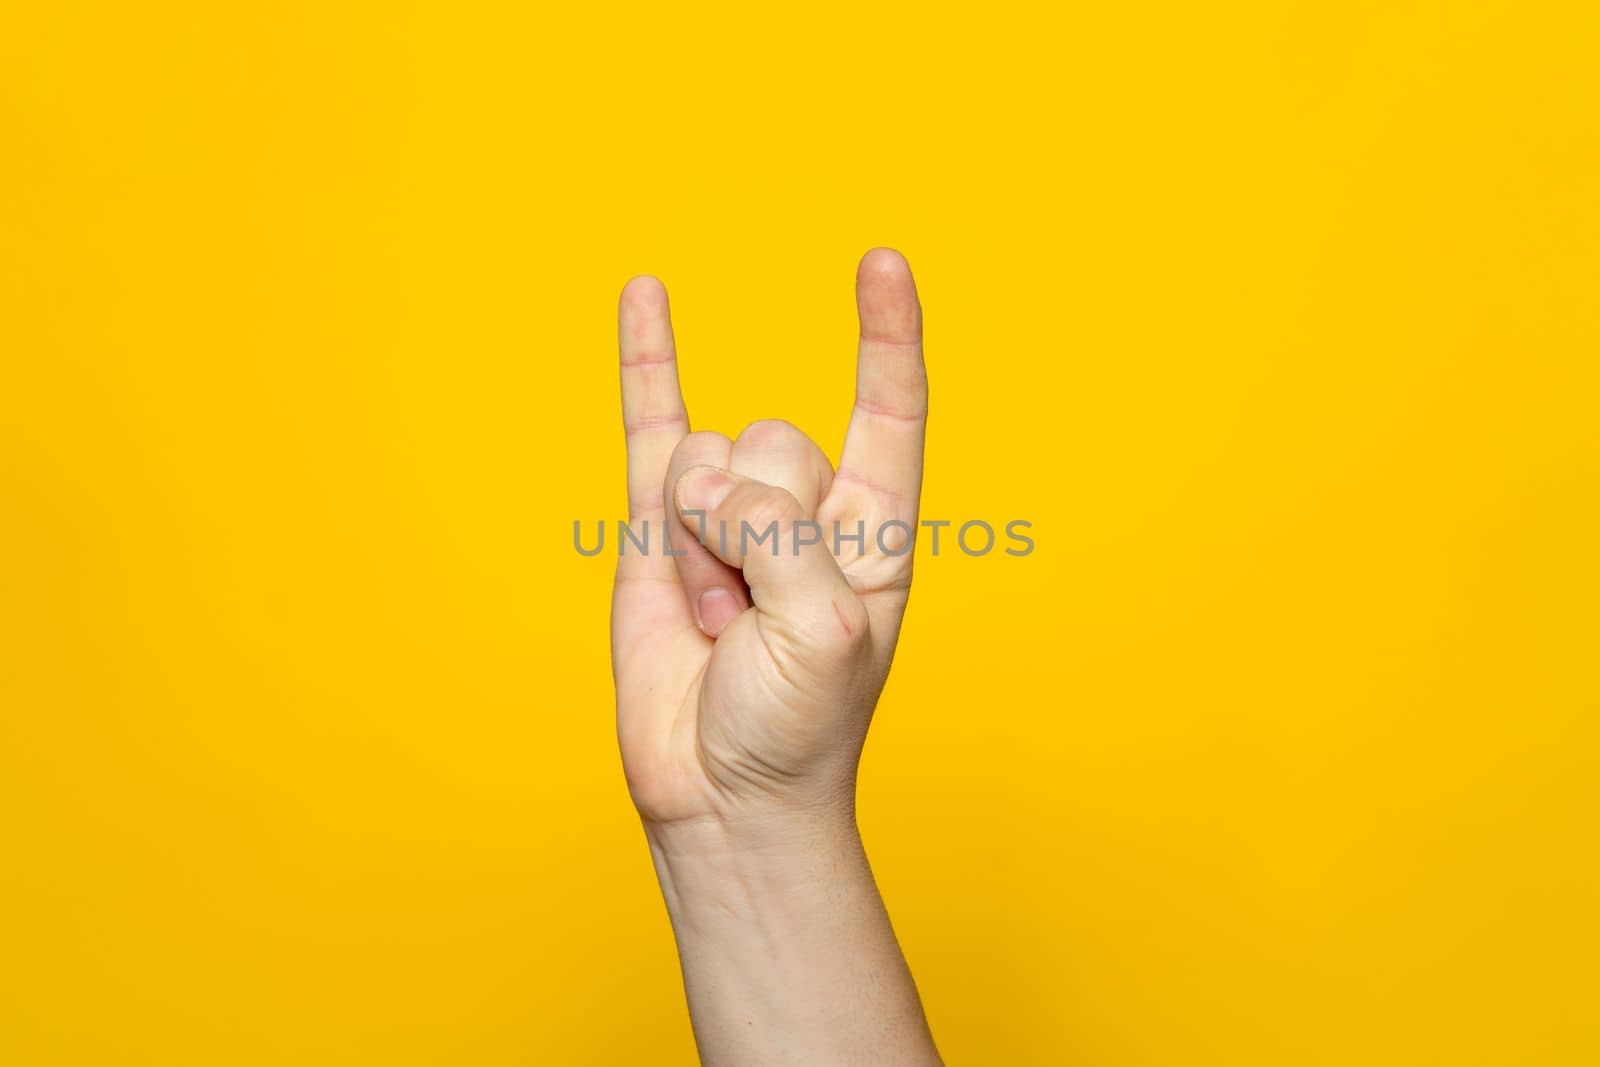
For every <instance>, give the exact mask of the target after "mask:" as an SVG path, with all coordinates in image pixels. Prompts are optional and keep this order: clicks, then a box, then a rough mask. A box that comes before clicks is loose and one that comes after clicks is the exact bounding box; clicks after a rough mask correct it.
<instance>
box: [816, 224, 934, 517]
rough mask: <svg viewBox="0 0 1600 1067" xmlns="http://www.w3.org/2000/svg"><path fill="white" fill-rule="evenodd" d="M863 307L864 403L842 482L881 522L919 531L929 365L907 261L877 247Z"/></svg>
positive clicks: (866, 273)
mask: <svg viewBox="0 0 1600 1067" xmlns="http://www.w3.org/2000/svg"><path fill="white" fill-rule="evenodd" d="M856 309H857V311H858V312H859V314H860V317H861V347H860V350H859V353H858V355H857V358H856V404H855V409H854V410H853V411H852V412H851V414H850V428H849V430H848V431H846V433H845V439H844V452H843V454H842V455H841V456H840V463H839V470H838V472H837V473H836V474H835V475H834V484H835V486H836V487H838V486H840V485H841V483H843V486H845V487H847V488H848V490H849V491H850V492H852V493H853V494H855V495H857V496H858V497H864V498H866V501H867V502H868V503H870V505H871V507H872V510H873V511H874V512H875V513H876V514H877V515H878V517H879V518H880V519H890V518H894V519H900V520H902V521H904V522H907V523H911V524H913V525H915V523H916V520H917V500H918V497H919V496H920V495H921V492H922V444H923V438H924V436H925V430H926V425H927V418H928V372H927V368H926V367H925V366H924V365H923V361H922V305H921V304H920V303H919V302H918V300H917V286H916V282H915V281H913V280H912V278H911V266H910V265H909V264H908V263H907V262H906V260H905V257H904V256H902V255H901V254H900V253H899V252H896V251H895V250H894V249H892V248H874V249H873V250H872V251H870V252H868V253H867V254H866V255H865V256H863V257H861V266H860V267H859V268H857V270H856Z"/></svg>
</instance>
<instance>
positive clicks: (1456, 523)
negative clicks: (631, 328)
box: [0, 0, 1600, 1067]
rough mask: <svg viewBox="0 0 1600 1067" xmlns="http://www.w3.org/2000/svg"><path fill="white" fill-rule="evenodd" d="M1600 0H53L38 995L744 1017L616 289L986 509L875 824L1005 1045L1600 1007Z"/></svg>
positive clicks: (287, 1051)
mask: <svg viewBox="0 0 1600 1067" xmlns="http://www.w3.org/2000/svg"><path fill="white" fill-rule="evenodd" d="M1597 55H1600V15H1597V13H1596V9H1595V7H1594V5H1593V4H1591V3H1588V2H1572V3H1548V2H1520V3H1512V2H1510V0H1484V2H1478V3H1470V2H1464V0H1463V2H1454V3H1452V2H1439V0H1434V2H1408V0H1385V2H1373V0H1366V2H1352V0H1339V2H1334V0H1323V2H1315V3H1295V4H1283V3H1269V2H1266V0H1255V2H1245V0H1223V2H1220V3H1209V4H1198V3H1172V2H1165V3H1162V2H1157V3H1149V4H1142V5H1121V6H1119V5H1107V4H1092V5H1091V4H1078V5H1068V6H1065V7H1057V8H1053V9H1052V10H1048V11H1047V10H1044V9H1043V8H1040V9H1029V8H1021V7H1008V6H1005V5H999V6H995V5H990V6H984V7H982V8H975V9H963V8H952V9H946V10H938V9H934V8H930V7H928V6H926V5H910V4H867V5H861V4H851V5H842V6H837V7H825V8H818V7H814V6H803V5H802V6H798V7H796V6H791V7H780V8H772V7H751V6H737V7H734V6H730V7H726V8H723V9H720V10H709V9H700V8H695V9H691V8H690V6H689V5H682V6H679V5H670V4H659V3H658V4H651V5H631V4H628V5H622V6H612V5H605V6H601V7H594V8H587V7H583V6H581V5H567V6H560V7H550V8H547V7H543V6H541V5H536V4H509V3H508V4H479V3H454V4H444V3H417V4H377V3H373V4H325V3H319V4H310V3H274V4H200V3H193V4H173V3H156V4H131V3H129V4H104V5H94V4H78V3H33V4H28V3H21V2H18V3H11V4H6V5H5V6H4V7H3V9H0V132H3V140H0V152H3V153H4V166H3V168H0V1063H4V1064H7V1065H12V1064H15V1065H18V1067H33V1065H41V1067H43V1065H57V1064H118V1065H121V1064H145V1063H148V1064H162V1065H164V1067H177V1065H184V1064H208V1065H216V1064H230V1065H232V1064H239V1065H249V1064H289V1063H293V1064H315V1065H321V1064H330V1065H331V1064H386V1065H404V1064H474V1065H479V1064H481V1065H489V1064H669V1065H670V1064H687V1063H690V1062H692V1060H693V1047H692V1042H691V1038H690V1034H689V1030H688V1026H687V1023H686V1020H685V1016H684V1007H683V1002H682V994H681V990H680V988H679V985H678V976H677V967H676V961H675V958H674V955H673V949H672V943H671V938H670V934H669V931H668V927H667V923H666V917H665V912H664V910H663V908H662V906H661V903H660V900H659V898H658V894H657V891H656V888H655V885H654V879H653V876H652V873H651V870H650V864H649V860H648V856H647V853H646V849H645V847H644V842H643V840H642V837H641V834H640V832H639V829H638V826H637V822H636V820H635V817H634V815H633V813H632V810H631V808H630V806H629V803H628V800H627V797H626V794H625V790H624V786H623V781H622V775H621V771H620V767H619V763H618V759H617V756H616V752H615V744H614V738H613V705H612V692H611V683H610V673H609V666H608V661H607V647H606V646H607V640H606V618H607V612H608V598H609V586H610V577H611V568H612V565H613V562H614V561H613V560H611V559H607V558H601V559H594V560H589V559H583V558H580V557H579V556H578V555H577V554H576V553H575V552H574V551H573V548H572V522H573V520H574V519H576V518H582V519H585V520H586V521H589V522H592V521H594V520H596V519H600V518H606V517H610V518H613V519H614V518H615V517H617V515H618V513H619V512H620V511H621V510H622V509H623V506H624V505H623V499H624V494H623V468H622V462H623V455H622V435H621V431H620V427H619V414H618V401H617V395H616V388H617V387H616V368H615V359H616V355H615V350H614V340H615V332H614V331H615V326H614V314H615V300H616V294H617V290H618V289H619V287H620V286H621V284H622V283H623V281H624V280H625V279H626V278H627V277H628V276H629V275H631V274H635V273H640V272H645V271H649V272H652V273H657V274H659V275H660V276H661V277H662V278H663V279H664V280H665V281H666V283H667V285H668V286H669V288H670V290H671V293H672V299H673V305H674V310H675V314H676V322H677V330H678V340H679V345H680V351H681V354H682V361H683V362H682V368H683V378H684V389H685V393H686V395H687V398H688V401H689V407H690V412H691V415H692V417H693V418H694V420H695V424H696V425H697V426H698V427H701V428H712V429H719V430H722V431H725V432H729V433H736V432H737V431H738V430H739V429H740V428H741V427H742V426H743V425H744V424H745V423H746V422H748V421H750V420H753V419H756V418H760V417H765V416H782V417H786V418H789V419H791V420H792V421H794V422H795V423H797V424H798V425H800V426H801V427H802V428H804V429H806V430H807V431H808V432H810V433H812V434H813V435H814V436H815V437H816V438H817V439H818V440H819V441H820V442H821V443H822V444H823V445H824V447H825V448H826V449H828V450H830V452H831V453H832V454H833V455H834V456H835V458H836V457H837V449H838V446H839V443H840V441H841V440H842V435H843V429H844V424H845V420H846V416H847V414H848V407H849V402H850V391H851V388H852V382H853V359H854V331H855V323H854V309H853V305H852V300H851V277H852V271H853V269H854V265H855V262H856V259H857V257H858V256H859V255H860V253H861V252H862V251H863V250H865V249H866V248H868V247H870V246H872V245H875V244H889V245H894V246H896V247H899V248H900V249H902V250H904V251H905V253H906V254H907V256H908V257H909V258H910V260H911V263H912V265H913V267H914V269H915V270H916V273H917V277H918V280H919V282H920V285H921V288H922V296H923V302H924V305H925V308H926V317H927V330H928V350H929V364H930V370H931V376H932V387H933V418H932V423H931V427H930V440H929V454H928V481H927V488H926V494H925V502H924V515H925V517H930V518H948V519H952V520H956V521H962V520H965V519H971V518H981V519H985V520H988V521H991V522H996V523H999V522H1003V521H1006V520H1009V519H1014V518H1015V519H1025V520H1028V521H1031V522H1032V523H1033V524H1034V528H1033V534H1034V536H1035V539H1036V541H1037V550H1036V551H1035V552H1034V554H1033V555H1032V556H1030V557H1028V558H1025V559H1016V558H1011V557H1008V556H1004V555H1001V554H999V553H994V554H992V555H990V556H988V557H985V558H982V559H969V558H966V557H963V556H961V555H959V554H958V553H949V552H948V551H946V552H944V553H942V554H941V557H940V558H939V559H937V560H934V559H932V558H931V557H930V556H929V555H927V553H926V549H927V541H926V540H924V541H923V549H924V555H923V557H922V559H921V562H920V563H919V566H918V584H917V589H916V594H915V596H914V597H913V598H912V607H911V614H910V617H909V621H908V626H907V629H906V632H905V634H904V638H903V640H902V643H901V651H900V654H899V658H898V662H897V663H896V665H895V670H894V674H893V676H892V678H891V680H890V683H889V688H888V691H887V693H886V695H885V697H884V700H883V703H882V705H881V707H880V709H879V715H878V720H877V723H876V725H875V727H874V732H873V737H872V740H871V742H870V744H869V745H868V749H867V756H866V762H865V764H864V767H863V774H862V799H861V806H862V822H863V827H864V832H865V834H866V837H867V844H868V848H869V851H870V853H871V855H872V857H873V860H874V862H875V866H876V871H877V874H878V877H879V880H880V882H881V885H882V887H883V890H884V893H885V897H886V899H887V901H888V905H889V909H890V911H891V913H892V915H893V917H894V920H895V923H896V928H897V930H898V932H899V935H900V937H901V940H902V941H903V943H904V945H905V948H906V952H907V954H908V957H909V959H910V961H911V964H912V966H913V968H914V970H915V972H916V975H917V977H918V979H919V982H920V985H921V988H922V992H923V995H924V998H925V1000H926V1003H927V1007H928V1011H929V1015H930V1017H931V1019H932V1022H933V1026H934V1030H935V1033H936V1034H937V1036H938V1038H939V1040H940V1043H941V1045H942V1047H943V1050H944V1052H945V1054H946V1056H947V1057H948V1058H949V1060H950V1061H951V1062H952V1063H962V1064H985V1065H989V1064H1090V1065H1095V1067H1116V1065H1169V1064H1217V1065H1228V1067H1241V1065H1247V1064H1262V1065H1267V1064H1271V1065H1282V1064H1296V1065H1299V1064H1337V1065H1354V1064H1360V1065H1380V1064H1381V1065H1388V1064H1394V1065H1421V1064H1439V1065H1450V1067H1465V1065H1473V1064H1485V1065H1490V1064H1492V1065H1513V1064H1515V1065H1529V1064H1536V1065H1544V1064H1549V1065H1556V1064H1561V1065H1566V1064H1572V1065H1578V1064H1593V1063H1596V1062H1600V1007H1597V1005H1600V982H1597V979H1596V970H1595V959H1596V956H1597V953H1600V922H1597V918H1596V911H1597V900H1600V885H1597V860H1596V831H1595V826H1596V816H1597V815H1600V787H1597V771H1600V766H1597V763H1600V759H1597V752H1600V737H1597V727H1596V722H1597V719H1600V681H1597V672H1600V656H1597V645H1600V641H1597V637H1600V627H1597V623H1596V602H1597V595H1600V573H1597V564H1596V546H1597V544H1600V477H1597V476H1600V434H1597V432H1596V425H1595V423H1596V419H1595V412H1596V405H1597V402H1600V371H1597V356H1600V315H1597V308H1600V301H1597V299H1596V290H1597V278H1600V270H1597V268H1600V255H1597V252H1600V210H1597V201H1600V198H1597V195H1596V193H1597V188H1600V138H1597V137H1596V129H1597V121H1596V120H1597V115H1600V70H1597V62H1596V57H1597Z"/></svg>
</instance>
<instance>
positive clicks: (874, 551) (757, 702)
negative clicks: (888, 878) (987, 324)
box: [611, 248, 941, 1065]
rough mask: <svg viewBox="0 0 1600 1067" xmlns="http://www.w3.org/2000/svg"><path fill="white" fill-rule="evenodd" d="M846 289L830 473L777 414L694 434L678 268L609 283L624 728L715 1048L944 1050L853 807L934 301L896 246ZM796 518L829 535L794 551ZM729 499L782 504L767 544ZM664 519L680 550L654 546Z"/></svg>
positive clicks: (654, 851)
mask: <svg viewBox="0 0 1600 1067" xmlns="http://www.w3.org/2000/svg"><path fill="white" fill-rule="evenodd" d="M856 304H857V308H858V311H859V314H860V320H861V341H860V349H859V354H858V362H857V372H856V402H855V408H854V410H853V412H852V414H851V417H850V425H849V429H848V431H847V434H846V437H845V444H844V451H843V453H842V455H841V459H840V465H839V469H838V470H837V471H835V470H834V469H833V468H832V465H831V464H830V463H829V462H828V459H827V457H826V456H825V455H824V453H823V451H822V450H821V449H820V448H818V447H817V446H816V444H814V443H813V442H812V441H811V440H810V439H809V438H808V437H806V436H805V435H804V434H803V433H801V432H800V431H799V430H798V429H796V428H795V427H793V426H791V425H790V424H788V423H786V422H781V421H775V420H764V421H761V422H755V423H751V424H750V425H749V426H748V427H746V428H745V430H744V431H743V432H742V433H740V434H739V436H738V438H737V439H734V440H730V439H728V438H727V437H725V436H723V435H721V434H717V433H709V432H699V433H690V432H689V420H688V414H687V412H686V410H685V408H684V403H683V397H682V394H681V392H680V390H679V387H678V372H677V355H676V350H675V346H674V342H673V336H672V324H671V319H670V315H669V311H668V306H667V294H666V290H665V289H664V288H663V286H662V284H661V283H660V282H659V281H658V280H656V279H655V278H652V277H639V278H634V279H633V280H632V281H630V282H629V283H628V284H627V285H626V286H625V287H624V288H623V291H622V297H621V300H620V304H619V311H618V338H619V347H620V350H621V377H622V413H623V424H624V429H625V431H626V434H627V443H628V502H629V503H628V510H629V522H630V524H631V526H632V527H633V529H634V530H635V532H636V534H637V533H642V532H643V530H644V528H645V524H646V523H648V527H649V530H650V537H651V538H652V541H651V551H650V552H648V553H640V552H637V551H633V550H632V547H631V546H630V548H629V551H626V552H623V553H621V555H620V556H619V559H618V566H617V576H616V585H615V589H614V592H613V597H612V614H611V655H612V667H613V673H614V675H615V680H616V689H617V736H618V741H619V744H620V746H621V750H622V762H623V769H624V772H625V774H626V776H627V781H628V789H629V791H630V793H631V794H632V796H633V801H634V804H635V806H636V807H637V808H638V810H639V815H640V817H641V819H642V820H643V823H644V829H645V836H646V838H647V840H648V842H649V845H650V853H651V858H652V859H653V861H654V863H655V869H656V875H657V877H658V879H659V881H660V883H661V892H662V895H663V897H664V898H665V900H666V905H667V911H668V914H669V916H670V917H671V920H672V929H673V934H674V937H675V938H676V940H677V945H678V955H679V960H680V962H681V964H682V968H683V980H684V988H685V990H686V992H687V994H688V1000H689V1014H690V1019H691V1022H692V1024H693V1027H694V1034H695V1040H696V1042H697V1044H698V1045H699V1049H700V1057H701V1060H702V1062H703V1063H706V1064H710V1065H723V1064H739V1065H757V1064H937V1063H939V1062H941V1061H940V1059H939V1055H938V1052H937V1051H936V1050H935V1048H934V1043H933V1038H932V1036H931V1035H930V1033H929V1030H928V1025H927V1021H926V1019H925V1018H924V1016H923V1012H922V1005H921V1002H920V1000H919V999H918V996H917V990H916V986H915V984H914V983H913V981H912V978H911V972H910V970H909V969H908V968H907V966H906V963H905V959H904V957H903V956H902V954H901V952H900V947H899V945H898V943H897V942H896V941H895V937H894V932H893V930H892V929H891V927H890V925H889V917H888V914H887V912H886V911H885V910H884V906H883V901H882V899H881V897H880V896H879V894H878V890H877V887H876V885H875V884H874V882H873V879H872V872H871V869H870V867H869V866H868V864H867V857H866V853H865V851H864V850H863V848H862V845H861V837H860V833H859V831H858V830H857V827H856V818H855V783H856V768H857V764H858V763H859V761H860V757H861V747H862V744H863V742H864V741H865V739H866V734H867V727H868V724H869V722H870V721H871V719H872V712H873V708H874V706H875V705H876V703H877V700H878V695H879V693H880V692H881V691H882V689H883V684H884V681H885V679H886V678H887V677H888V673H889V664H890V661H891V659H892V658H893V655H894V648H895V642H896V639H897V638H898V636H899V633H900V625H901V619H902V617H903V615H904V613H905V608H906V600H907V597H908V595H909V593H910V589H911V571H912V552H911V551H910V549H912V548H913V547H914V541H915V538H914V537H911V536H908V535H905V531H915V530H916V529H917V525H916V524H917V507H918V498H919V496H920V492H921V485H922V451H923V438H924V428H925V425H926V420H927V398H928V391H927V374H926V371H925V369H924V365H923V359H922V310H921V307H920V305H919V303H918V300H917V292H916V287H915V284H914V282H913V281H912V278H911V270H910V268H909V266H908V265H907V264H906V261H905V259H904V258H903V257H902V256H901V255H900V254H899V253H898V252H895V251H893V250H890V249H884V248H879V249H873V250H872V251H870V252H868V253H867V254H866V255H865V256H864V257H863V258H862V260H861V265H860V267H859V269H858V270H857V273H856ZM808 520H809V521H814V522H816V523H818V524H820V527H821V530H822V531H823V532H824V533H823V536H822V537H821V539H820V541H821V543H817V544H810V545H801V547H799V548H798V550H796V548H795V545H796V544H797V542H804V541H808V540H811V539H812V531H811V530H810V529H809V528H808V527H806V526H805V525H804V524H805V523H806V522H807V521H808ZM891 520H898V521H899V522H903V523H905V524H907V525H906V526H904V527H897V526H889V527H884V524H885V523H888V522H890V521H891ZM836 521H837V522H838V523H839V524H840V529H841V530H842V531H843V532H845V533H846V534H852V533H854V532H855V530H856V528H857V523H858V522H860V523H864V524H865V530H866V534H867V536H866V538H865V542H866V543H865V547H864V551H860V552H858V550H857V547H856V546H855V545H854V544H853V543H851V542H848V541H846V542H843V543H842V545H841V546H840V547H841V548H842V552H841V553H840V555H839V557H838V558H835V555H834V553H833V549H834V543H833V537H832V531H833V529H834V527H833V523H834V522H836ZM741 522H748V523H749V524H750V526H751V528H752V529H753V530H755V531H758V532H759V531H765V530H766V528H767V527H768V526H769V524H771V523H773V522H776V523H777V525H778V537H779V541H778V545H777V551H776V553H773V552H772V550H771V547H770V546H769V545H762V546H757V545H754V544H742V543H741V542H742V540H743V539H742V538H741V537H740V536H739V532H740V530H741ZM723 523H726V524H727V526H726V529H727V530H728V531H729V536H728V538H727V539H726V540H727V543H726V544H723V543H722V538H720V537H719V536H718V531H719V529H721V528H722V525H721V524H723ZM797 523H798V524H801V526H800V528H799V531H800V536H799V537H798V538H797V537H796V532H797V529H796V524H797ZM664 524H666V525H664ZM667 528H670V529H671V535H672V549H673V552H674V553H681V555H673V556H668V555H667V554H665V553H664V552H663V551H661V545H660V535H661V531H662V530H663V529H667ZM880 528H886V529H887V531H888V533H887V534H886V535H885V537H884V539H883V545H882V546H880V545H879V544H877V540H878V539H877V537H876V536H875V534H876V532H877V531H878V530H879V529H880ZM702 531H704V532H705V533H706V534H707V536H706V539H705V542H704V543H701V541H700V540H699V539H698V536H697V535H698V534H699V533H701V532H702ZM902 548H904V549H905V551H904V553H903V554H899V555H895V554H892V553H898V552H901V550H902ZM885 549H886V550H887V551H885Z"/></svg>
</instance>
